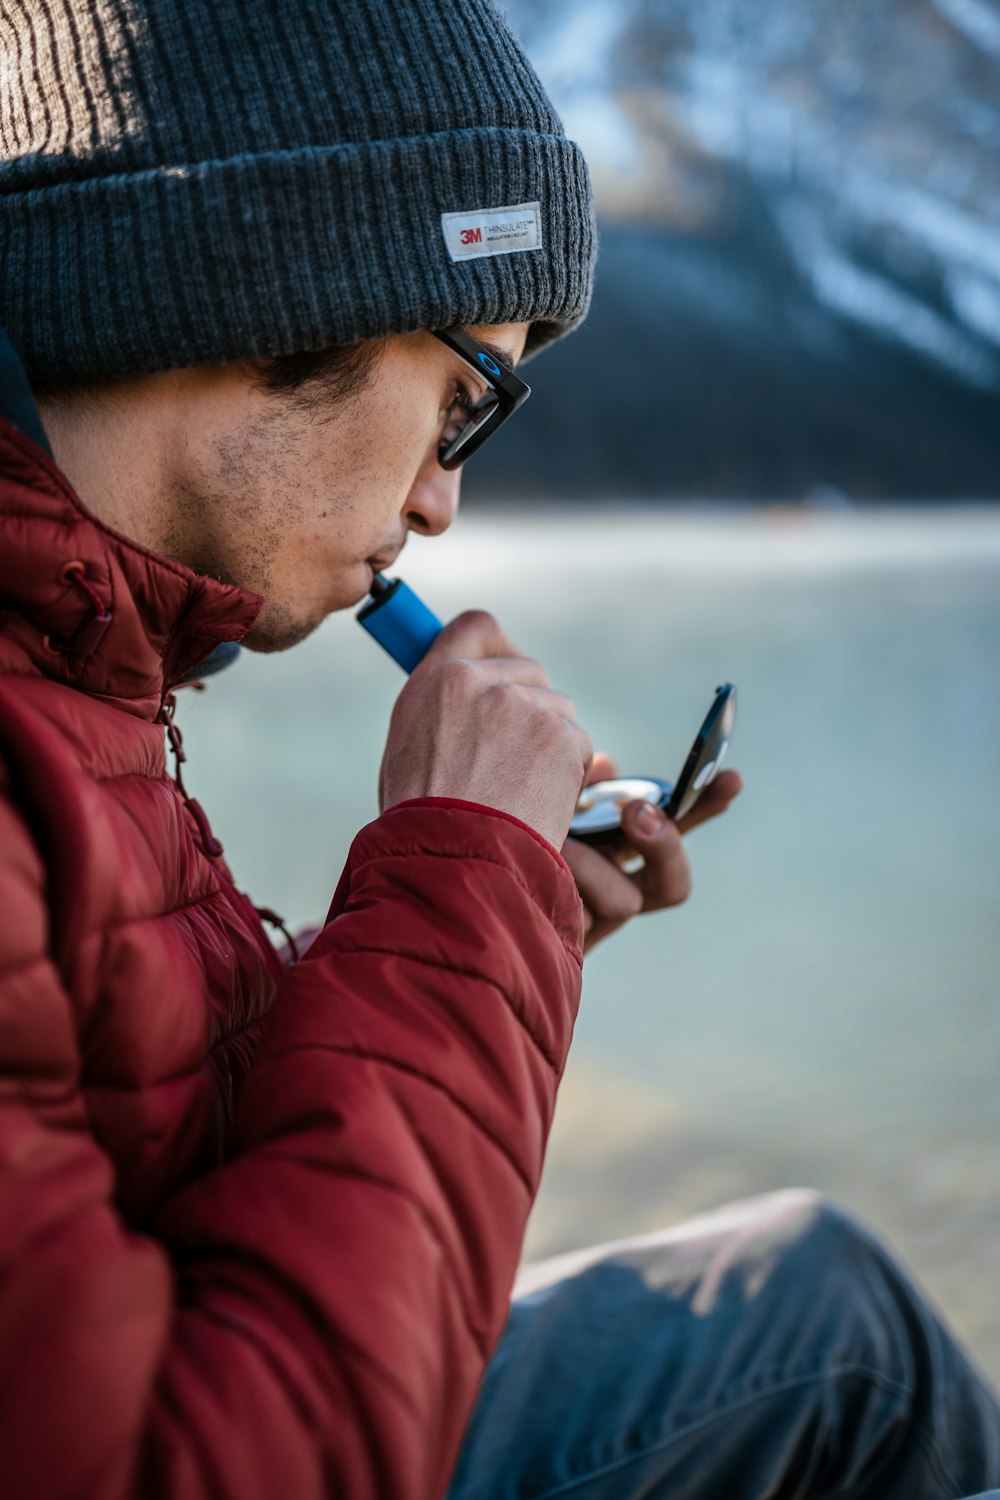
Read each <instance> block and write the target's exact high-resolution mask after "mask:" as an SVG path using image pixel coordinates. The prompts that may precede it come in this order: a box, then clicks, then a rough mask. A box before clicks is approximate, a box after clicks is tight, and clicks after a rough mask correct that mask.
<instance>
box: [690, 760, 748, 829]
mask: <svg viewBox="0 0 1000 1500" xmlns="http://www.w3.org/2000/svg"><path fill="white" fill-rule="evenodd" d="M742 790H743V777H742V776H741V775H740V773H739V772H738V771H720V772H719V774H718V776H716V778H715V780H714V781H712V782H710V783H709V785H708V786H707V787H706V788H705V790H704V791H703V792H702V794H701V796H700V797H699V798H698V800H697V802H696V803H695V805H694V807H692V809H691V811H690V812H689V813H685V815H684V817H683V818H678V820H677V827H678V828H679V829H680V831H681V833H690V832H691V829H692V828H697V827H698V826H699V824H701V823H707V822H708V820H709V819H710V818H717V817H718V816H719V814H720V813H724V812H725V810H726V808H727V807H728V806H729V804H730V803H731V802H732V801H733V799H734V798H735V797H738V796H739V794H740V792H742Z"/></svg>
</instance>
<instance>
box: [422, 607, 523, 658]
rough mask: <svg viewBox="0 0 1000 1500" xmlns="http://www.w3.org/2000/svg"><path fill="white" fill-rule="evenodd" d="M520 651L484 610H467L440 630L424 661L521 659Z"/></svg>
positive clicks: (496, 621)
mask: <svg viewBox="0 0 1000 1500" xmlns="http://www.w3.org/2000/svg"><path fill="white" fill-rule="evenodd" d="M520 655H521V652H520V651H519V650H518V649H517V647H516V646H515V645H514V642H513V641H512V640H511V639H510V636H509V635H507V633H506V631H505V630H504V629H503V628H502V626H501V625H500V622H499V621H498V620H496V619H494V617H493V615H491V614H489V613H488V611H487V610H485V609H467V610H466V611H465V612H464V614H460V615H458V616H457V617H456V618H455V619H454V620H451V621H449V623H448V624H447V625H446V626H445V627H444V629H443V630H442V631H441V634H440V635H439V636H438V637H437V639H436V640H435V642H434V644H433V645H432V646H431V649H430V650H429V651H428V653H427V656H426V657H425V658H424V660H425V661H427V660H429V659H430V658H431V657H435V658H436V659H438V660H440V659H441V658H442V657H455V656H465V657H469V658H470V659H472V660H476V661H479V660H483V659H485V658H488V657H510V656H518V657H519V656H520Z"/></svg>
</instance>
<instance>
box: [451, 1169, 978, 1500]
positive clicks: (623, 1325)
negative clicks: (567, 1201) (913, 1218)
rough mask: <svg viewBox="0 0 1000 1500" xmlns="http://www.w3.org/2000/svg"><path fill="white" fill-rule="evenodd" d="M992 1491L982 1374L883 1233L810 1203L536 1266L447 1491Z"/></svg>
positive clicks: (468, 1495) (774, 1201) (675, 1495)
mask: <svg viewBox="0 0 1000 1500" xmlns="http://www.w3.org/2000/svg"><path fill="white" fill-rule="evenodd" d="M991 1486H993V1487H994V1490H993V1494H994V1497H995V1500H1000V1491H998V1490H997V1489H996V1487H997V1486H1000V1407H998V1404H997V1399H996V1395H995V1393H994V1392H993V1391H992V1390H991V1388H990V1387H989V1385H988V1383H987V1381H986V1379H985V1377H984V1376H983V1375H982V1374H981V1373H980V1372H979V1371H978V1370H977V1369H976V1367H975V1366H974V1364H973V1363H972V1360H971V1358H970V1356H969V1355H968V1354H967V1353H966V1351H965V1350H964V1349H963V1348H962V1347H961V1346H960V1344H959V1343H958V1342H957V1340H956V1338H955V1337H954V1335H953V1334H952V1333H950V1332H949V1331H948V1330H947V1329H946V1328H945V1327H944V1325H943V1324H942V1322H941V1320H940V1317H939V1315H938V1314H937V1313H936V1312H935V1311H934V1310H933V1309H932V1308H931V1306H930V1305H929V1303H928V1301H927V1299H926V1298H925V1296H924V1295H923V1294H922V1293H921V1292H920V1291H919V1290H918V1289H917V1288H916V1287H915V1286H914V1284H913V1283H912V1282H911V1281H910V1280H909V1278H908V1277H907V1275H906V1273H905V1272H904V1271H903V1270H902V1268H901V1267H900V1265H899V1264H898V1262H897V1261H896V1260H895V1259H894V1258H893V1256H892V1254H891V1252H890V1251H889V1250H888V1248H887V1247H886V1246H885V1245H884V1244H883V1243H882V1242H881V1241H880V1240H879V1239H878V1238H877V1237H876V1236H875V1235H874V1234H872V1233H871V1231H870V1230H868V1229H867V1228H865V1227H864V1226H863V1225H862V1224H860V1223H859V1222H858V1221H857V1220H855V1219H854V1218H852V1217H851V1216H850V1215H849V1214H848V1213H846V1212H845V1211H844V1210H843V1209H840V1208H838V1207H836V1206H835V1205H834V1204H831V1203H829V1202H828V1201H826V1200H824V1199H823V1198H821V1197H819V1196H818V1195H816V1194H814V1193H809V1192H804V1191H798V1190H796V1191H789V1192H780V1193H773V1194H769V1195H768V1196H766V1197H762V1198H753V1199H748V1200H746V1201H744V1202H740V1203H734V1204H730V1205H728V1206H727V1207H725V1208H722V1209H719V1210H717V1211H716V1212H713V1213H709V1214H705V1215H703V1216H701V1217H699V1218H697V1219H693V1220H691V1221H689V1222H688V1223H686V1224H683V1225H681V1226H679V1227H678V1228H676V1229H671V1230H667V1231H665V1232H663V1233H657V1234H652V1235H644V1236H642V1237H640V1238H638V1239H632V1240H623V1241H620V1242H617V1243H614V1244H610V1245H602V1246H598V1247H596V1248H593V1249H590V1250H585V1251H582V1252H580V1253H577V1254H571V1255H563V1256H556V1257H554V1258H553V1259H551V1260H547V1261H543V1262H541V1263H539V1264H537V1265H534V1266H527V1267H525V1268H524V1269H523V1270H522V1272H521V1274H520V1275H519V1277H518V1281H517V1285H516V1286H515V1289H514V1300H513V1302H512V1304H511V1310H510V1315H509V1318H508V1321H507V1325H506V1328H505V1330H504V1333H503V1336H502V1338H501V1340H500V1343H499V1344H498V1346H497V1349H496V1351H495V1353H494V1356H493V1359H492V1360H491V1361H490V1363H489V1365H488V1366H487V1369H486V1373H485V1375H484V1377H483V1383H482V1386H481V1388H480V1392H479V1396H478V1399H477V1403H476V1406H475V1409H474V1411H473V1414H472V1417H471V1419H470V1422H469V1425H468V1428H467V1430H466V1434H465V1437H464V1439H463V1444H462V1448H461V1451H460V1453H459V1457H458V1462H457V1466H456V1468H455V1471H454V1474H453V1477H452V1482H451V1485H450V1487H449V1490H448V1493H447V1497H446V1500H555V1497H557V1496H558V1497H560V1500H563V1497H566V1500H612V1497H613V1500H640V1497H641V1500H668V1497H669V1500H695V1497H697V1500H765V1497H767V1500H792V1497H801V1500H805V1497H807V1496H808V1497H814V1496H815V1497H820V1496H822V1497H826V1496H830V1497H832V1496H839V1497H850V1500H925V1497H926V1500H932V1497H933V1500H959V1497H962V1496H971V1495H973V1494H974V1493H975V1492H977V1491H980V1492H981V1491H984V1490H987V1489H989V1488H990V1487H991ZM980 1500H987V1497H986V1496H985V1495H983V1496H981V1497H980Z"/></svg>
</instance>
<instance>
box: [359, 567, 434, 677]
mask: <svg viewBox="0 0 1000 1500" xmlns="http://www.w3.org/2000/svg"><path fill="white" fill-rule="evenodd" d="M356 618H357V621H358V624H359V625H363V626H364V628H365V629H366V630H367V632H368V634H369V635H370V636H373V637H374V638H375V640H377V641H378V643H379V645H380V646H382V647H384V648H385V650H386V651H388V653H389V655H390V656H391V657H392V659H393V661H395V662H398V663H399V665H400V666H401V667H402V669H403V671H404V672H412V671H413V669H414V667H415V666H417V665H418V664H419V663H420V662H422V661H423V659H424V657H425V656H426V655H427V653H428V651H429V650H430V649H431V646H432V645H433V644H434V642H435V641H436V640H437V637H438V635H439V634H440V633H441V631H442V630H443V629H444V626H443V624H442V622H441V621H440V620H439V619H438V617H437V615H436V614H435V613H434V612H433V610H430V609H428V608H427V605H426V604H425V603H424V602H423V600H422V599H418V598H417V596H416V594H415V593H414V592H413V590H412V589H410V588H407V586H406V584H405V583H404V582H403V580H402V579H401V578H383V577H382V575H381V573H376V574H375V576H374V578H373V579H372V591H371V597H370V598H369V599H368V601H367V603H365V604H363V605H362V606H361V608H360V609H359V610H358V613H357V616H356Z"/></svg>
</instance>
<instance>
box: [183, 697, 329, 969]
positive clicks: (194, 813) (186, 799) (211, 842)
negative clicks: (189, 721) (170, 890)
mask: <svg viewBox="0 0 1000 1500" xmlns="http://www.w3.org/2000/svg"><path fill="white" fill-rule="evenodd" d="M200 685H201V684H200V683H199V684H193V683H188V684H185V686H200ZM176 708H177V698H176V696H175V695H174V694H173V693H168V694H167V696H166V697H165V698H164V700H163V707H162V708H161V709H160V715H159V717H160V722H161V723H162V724H164V725H165V726H166V730H167V739H168V740H169V742H170V749H171V752H172V754H173V757H174V781H175V783H176V785H177V790H178V791H179V792H180V794H181V799H182V801H183V803H184V806H185V807H186V808H187V810H188V812H189V813H190V814H191V817H192V818H193V819H194V822H195V824H196V826H197V828H198V832H199V835H200V842H201V847H202V849H203V850H204V851H205V853H206V854H207V855H208V856H209V857H210V858H211V859H216V858H218V856H219V855H220V854H222V852H223V848H222V844H221V843H220V841H219V840H218V839H217V838H216V836H215V834H214V833H213V832H212V827H211V824H210V823H209V821H208V814H207V813H206V812H205V809H204V808H203V807H202V805H201V803H200V802H198V801H197V800H196V799H195V798H194V797H191V796H189V795H188V791H187V788H186V787H185V785H184V777H183V774H182V772H181V766H182V765H183V764H184V763H185V761H186V760H187V754H186V752H185V750H184V737H183V735H182V734H181V732H180V730H179V729H178V728H177V725H176V724H175V722H174V713H175V711H176ZM249 904H250V905H251V906H252V907H253V910H254V911H255V912H256V913H257V916H258V917H259V918H260V920H261V921H262V922H268V923H269V924H270V925H271V926H272V927H275V928H277V929H278V931H279V932H281V933H283V934H284V938H285V941H286V942H287V944H288V949H289V952H290V953H291V956H292V963H293V964H297V963H298V961H299V949H298V944H297V943H296V941H295V939H294V937H293V936H292V934H291V933H290V932H289V930H288V928H287V927H286V926H285V922H284V919H283V918H282V917H279V916H278V914H277V912H274V911H272V910H271V909H270V907H268V906H256V905H255V904H254V903H253V902H252V901H251V902H250V903H249ZM265 941H266V940H265Z"/></svg>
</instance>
